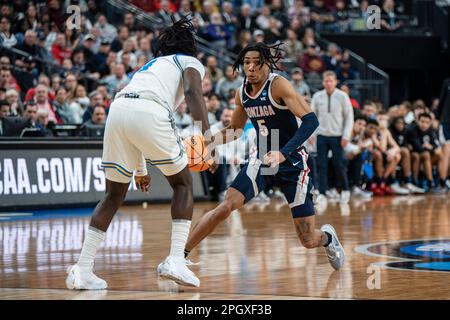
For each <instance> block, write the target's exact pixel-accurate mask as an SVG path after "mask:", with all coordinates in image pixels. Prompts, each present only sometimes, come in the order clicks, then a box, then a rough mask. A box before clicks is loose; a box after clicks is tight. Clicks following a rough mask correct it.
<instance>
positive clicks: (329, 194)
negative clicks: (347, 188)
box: [325, 188, 339, 199]
mask: <svg viewBox="0 0 450 320" xmlns="http://www.w3.org/2000/svg"><path fill="white" fill-rule="evenodd" d="M325 194H326V195H327V197H328V198H330V199H339V193H338V192H337V190H336V188H333V189H330V190H327V191H325Z"/></svg>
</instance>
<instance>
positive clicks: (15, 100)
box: [6, 89, 23, 117]
mask: <svg viewBox="0 0 450 320" xmlns="http://www.w3.org/2000/svg"><path fill="white" fill-rule="evenodd" d="M6 102H7V103H8V105H9V106H10V116H13V117H18V116H20V115H22V112H23V104H22V100H21V99H20V95H19V92H18V91H17V90H15V89H9V90H7V91H6Z"/></svg>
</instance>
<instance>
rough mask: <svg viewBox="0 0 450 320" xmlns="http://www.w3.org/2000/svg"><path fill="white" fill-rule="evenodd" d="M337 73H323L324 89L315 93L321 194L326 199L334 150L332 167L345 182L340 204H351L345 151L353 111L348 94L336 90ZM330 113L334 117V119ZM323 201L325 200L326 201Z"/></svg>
mask: <svg viewBox="0 0 450 320" xmlns="http://www.w3.org/2000/svg"><path fill="white" fill-rule="evenodd" d="M336 85H337V79H336V74H335V73H334V72H332V71H326V72H324V74H323V86H324V88H325V89H324V90H321V91H319V92H316V93H315V94H314V95H313V98H312V101H311V108H312V110H313V111H314V112H315V113H316V115H317V117H318V119H319V123H320V125H319V128H318V130H317V156H318V164H319V192H320V195H321V196H322V197H320V196H319V197H320V199H318V200H322V199H323V200H326V198H325V196H324V195H325V194H326V191H327V189H328V152H329V150H331V151H332V162H333V167H334V170H335V173H336V176H337V180H338V181H340V182H341V183H342V192H341V202H342V203H348V201H349V199H350V191H349V185H348V179H347V174H346V172H345V169H346V168H345V164H344V155H343V149H344V148H345V147H346V146H347V144H348V142H349V141H350V138H351V132H352V128H353V109H352V105H351V102H350V99H349V98H348V95H347V94H346V93H344V92H342V91H341V90H339V89H337V88H336ZM330 114H333V120H331V119H332V118H331V116H330ZM323 200H322V201H323Z"/></svg>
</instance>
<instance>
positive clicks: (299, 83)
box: [291, 68, 311, 100]
mask: <svg viewBox="0 0 450 320" xmlns="http://www.w3.org/2000/svg"><path fill="white" fill-rule="evenodd" d="M291 79H292V80H291V83H292V86H293V87H294V90H295V91H296V92H297V93H298V94H299V95H301V96H304V97H306V98H307V99H308V100H310V99H311V91H310V89H309V86H308V84H307V83H306V82H305V81H304V79H303V70H302V69H300V68H294V69H292V71H291Z"/></svg>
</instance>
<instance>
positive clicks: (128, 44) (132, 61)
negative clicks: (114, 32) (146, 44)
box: [116, 40, 137, 69]
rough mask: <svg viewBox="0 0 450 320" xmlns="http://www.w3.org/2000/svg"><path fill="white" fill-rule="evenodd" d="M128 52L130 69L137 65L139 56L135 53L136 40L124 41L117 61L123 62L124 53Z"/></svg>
mask: <svg viewBox="0 0 450 320" xmlns="http://www.w3.org/2000/svg"><path fill="white" fill-rule="evenodd" d="M126 53H127V54H128V56H129V67H130V69H133V68H134V67H136V64H137V57H136V55H135V54H134V42H133V40H126V41H125V42H124V45H123V48H122V50H120V51H119V52H117V61H116V62H117V63H123V61H122V56H123V55H124V54H126Z"/></svg>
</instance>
